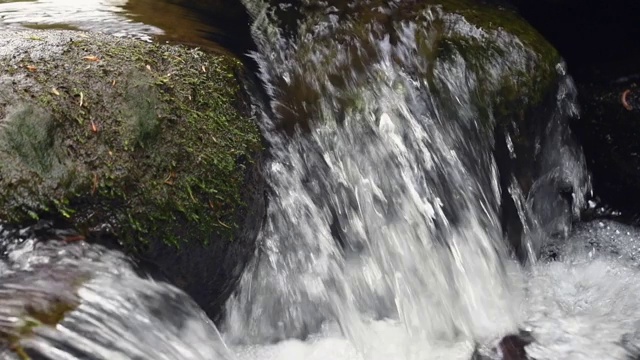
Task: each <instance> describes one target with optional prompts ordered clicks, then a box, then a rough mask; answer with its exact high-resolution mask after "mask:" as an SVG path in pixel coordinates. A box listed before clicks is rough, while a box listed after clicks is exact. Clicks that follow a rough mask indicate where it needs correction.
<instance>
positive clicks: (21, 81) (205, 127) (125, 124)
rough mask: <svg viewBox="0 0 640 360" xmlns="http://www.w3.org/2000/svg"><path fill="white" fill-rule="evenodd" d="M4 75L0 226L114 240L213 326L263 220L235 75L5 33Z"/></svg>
mask: <svg viewBox="0 0 640 360" xmlns="http://www.w3.org/2000/svg"><path fill="white" fill-rule="evenodd" d="M0 69H1V73H0V220H1V221H2V222H5V223H9V224H20V225H24V224H27V223H30V222H37V221H44V220H47V221H53V222H54V223H55V224H58V225H61V226H64V227H72V228H75V229H77V231H78V232H79V233H80V235H81V236H82V237H84V238H87V239H96V238H116V239H117V241H118V243H119V245H120V246H121V247H123V248H124V249H125V251H127V252H128V253H129V254H133V255H135V256H136V257H137V258H138V259H144V260H146V261H148V262H150V263H152V264H154V265H155V266H156V267H157V270H158V271H159V272H160V273H162V274H164V275H165V276H166V277H167V278H168V279H169V280H171V281H172V282H174V283H176V284H177V285H179V286H180V287H182V288H183V289H185V290H186V291H187V292H188V293H190V294H191V295H192V296H193V297H194V299H195V300H196V301H197V302H199V304H200V305H201V306H202V307H203V308H204V309H205V310H206V311H208V312H209V314H210V315H214V314H215V313H216V307H217V305H218V304H219V303H220V302H221V301H223V299H224V298H225V296H226V294H228V291H229V288H230V286H231V285H230V284H231V283H233V281H234V278H235V277H236V276H237V275H239V273H240V272H241V270H242V268H243V265H244V263H245V262H246V261H247V259H248V257H249V256H250V255H251V254H252V253H253V250H254V246H255V244H254V240H255V237H256V235H257V231H258V229H259V227H260V223H261V220H262V217H263V213H264V209H265V202H264V195H263V191H264V182H263V180H262V177H261V175H260V172H259V168H260V161H261V152H262V148H263V147H262V142H261V137H260V133H259V130H258V128H257V126H256V124H255V123H254V120H253V119H252V115H251V107H250V104H249V102H248V95H247V93H246V88H245V85H244V82H243V81H242V79H243V77H244V70H243V66H242V64H241V63H240V62H239V61H238V60H237V59H235V58H233V57H230V56H227V55H219V54H212V53H207V52H204V51H201V50H198V49H191V48H187V47H183V46H165V45H158V44H148V43H143V42H139V41H135V40H126V39H121V38H115V37H108V36H103V35H96V34H86V33H81V32H69V31H2V32H1V33H0ZM58 225H56V226H58Z"/></svg>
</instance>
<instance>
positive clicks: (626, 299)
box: [0, 0, 640, 360]
mask: <svg viewBox="0 0 640 360" xmlns="http://www.w3.org/2000/svg"><path fill="white" fill-rule="evenodd" d="M359 3H360V2H358V1H355V2H354V4H355V5H354V6H353V8H351V10H349V11H354V12H355V13H356V14H358V13H357V11H358V5H357V4H359ZM363 3H364V2H363ZM389 3H390V4H395V3H396V2H393V1H391V2H389ZM246 6H247V8H248V9H249V10H250V12H251V13H252V15H253V16H254V17H255V25H254V36H255V40H256V43H257V45H258V52H257V53H256V54H254V56H255V59H256V61H257V62H258V64H259V65H260V75H261V79H262V81H263V82H264V84H265V85H266V89H267V95H268V96H269V98H270V99H271V103H270V104H267V105H264V106H263V107H262V108H261V110H262V111H261V113H262V118H261V119H259V120H260V122H261V126H262V129H263V133H264V135H265V137H266V139H267V141H268V143H269V145H270V151H271V161H270V162H269V163H268V164H267V167H266V169H265V172H266V176H267V180H268V182H269V185H270V187H271V190H270V194H269V195H270V198H269V207H268V213H267V219H266V222H265V224H264V226H263V230H262V232H261V234H260V236H259V239H258V241H259V243H260V249H259V251H258V253H257V254H256V256H255V258H254V259H253V261H252V262H251V264H250V265H249V266H248V269H247V270H246V272H245V273H244V275H243V277H242V279H241V282H240V284H239V287H238V289H237V292H236V293H235V294H234V296H233V297H232V298H231V299H230V300H229V301H228V303H227V307H226V320H225V322H224V323H223V324H222V325H221V327H220V332H219V331H218V329H217V328H216V327H215V326H214V325H213V323H212V322H211V321H210V320H209V319H208V318H207V317H206V316H205V315H204V313H203V312H202V311H201V310H200V309H198V307H197V305H196V304H195V303H193V302H192V301H191V300H190V299H189V298H188V296H187V295H185V294H184V293H182V292H181V291H179V290H177V289H176V288H174V287H172V286H170V285H167V284H165V283H162V282H156V281H153V280H151V279H149V278H147V277H146V276H144V275H142V274H140V273H138V272H137V271H136V270H135V269H134V267H133V266H132V265H131V264H130V263H129V261H128V260H127V259H126V258H125V257H124V256H123V255H121V254H120V253H118V252H117V251H112V250H107V249H105V248H103V247H101V246H99V245H89V244H85V243H82V242H64V241H50V242H40V241H37V240H35V235H34V233H33V232H34V231H35V230H34V229H33V228H29V229H23V230H21V231H18V230H15V231H9V230H2V229H1V228H0V239H2V240H3V247H4V248H3V250H4V255H3V256H2V258H1V261H0V277H2V282H1V283H0V334H9V335H11V336H18V335H20V334H24V333H25V332H28V333H29V334H30V336H27V337H25V339H24V340H22V341H21V342H20V345H21V348H20V350H19V351H6V352H5V353H0V357H2V358H7V359H14V358H17V356H18V355H16V354H19V353H20V351H24V350H23V348H24V349H26V350H27V351H31V352H32V353H33V352H35V353H38V354H41V355H45V356H46V358H50V359H61V360H63V359H64V360H67V359H85V358H91V359H108V360H112V359H176V360H178V359H203V360H204V359H206V360H211V359H229V360H230V359H243V360H268V359H274V360H294V359H309V360H312V359H334V360H342V359H344V360H347V359H348V360H356V359H362V360H373V359H398V360H405V359H406V360H409V359H416V360H417V359H447V360H454V359H471V358H472V355H473V353H474V351H476V349H479V350H480V351H481V352H485V353H487V355H486V356H489V357H491V356H495V357H496V358H500V354H494V353H492V351H493V350H492V346H493V345H495V344H496V342H497V341H499V340H500V339H501V338H502V337H503V336H505V335H508V334H515V333H518V332H519V331H522V330H524V331H527V332H528V333H530V336H531V337H532V338H533V339H535V340H534V341H533V342H532V343H531V344H530V345H528V346H527V353H528V354H529V355H530V356H531V357H532V358H535V359H538V360H543V359H628V358H631V356H638V354H639V353H640V332H638V331H639V330H640V323H639V322H638V321H640V297H639V296H638V295H640V274H638V271H639V270H638V264H640V257H639V255H640V232H639V231H638V230H637V229H634V228H630V227H626V226H623V225H620V224H616V223H613V222H609V221H594V222H590V223H579V224H578V226H577V227H576V228H575V229H571V223H572V222H573V221H576V220H578V218H577V216H578V214H579V213H580V210H581V209H583V208H584V207H585V206H586V204H585V195H586V194H587V193H588V192H589V190H590V184H589V181H588V174H587V172H586V169H585V164H584V159H583V157H582V153H581V150H580V149H579V148H578V147H577V146H576V145H575V144H573V142H572V141H570V137H569V135H568V134H569V130H568V128H567V122H568V118H569V117H571V116H575V115H576V114H577V111H578V110H577V109H578V106H577V104H576V101H575V97H576V93H575V89H574V87H573V83H572V80H571V78H570V76H568V75H567V74H566V73H565V71H566V70H565V67H564V65H563V64H562V63H558V64H557V66H556V67H555V69H554V71H555V72H557V79H558V80H557V83H556V84H555V86H554V89H555V93H554V94H553V95H555V96H553V97H551V104H552V106H551V107H550V110H549V111H548V112H547V113H545V114H544V116H545V119H544V128H543V129H542V130H543V131H541V132H539V133H537V134H536V138H535V139H534V140H535V142H536V146H535V147H533V148H534V151H535V153H534V154H525V153H518V151H517V149H516V148H515V147H514V145H513V142H514V141H516V139H515V138H512V137H515V136H517V134H518V131H519V126H520V124H518V123H515V122H513V123H512V124H510V126H511V127H510V129H511V130H512V132H507V133H502V132H495V131H494V130H493V129H494V128H495V127H496V126H497V125H498V123H499V122H500V121H503V120H502V119H497V118H495V117H494V116H493V112H492V111H491V110H489V111H487V109H492V107H494V106H497V105H496V103H495V102H493V99H492V98H491V96H495V95H496V94H497V93H498V92H499V89H500V88H501V87H502V86H504V79H505V78H508V77H510V76H511V75H512V74H514V73H517V72H525V73H526V72H528V71H530V70H531V68H532V67H533V68H535V64H537V60H538V57H539V54H536V53H534V52H532V51H531V49H530V48H528V47H526V46H524V45H523V44H522V42H520V41H519V40H518V39H517V38H516V37H515V36H513V35H511V34H509V33H507V32H504V31H501V30H499V29H498V30H496V29H494V30H490V29H489V30H487V29H482V28H480V27H477V26H475V25H474V24H472V23H469V22H468V21H467V20H466V19H465V18H464V17H462V16H460V15H457V14H455V13H450V12H446V11H444V10H442V9H441V8H440V7H437V6H424V8H423V9H422V10H420V13H419V14H416V16H414V17H412V18H406V19H401V20H398V21H395V22H391V24H388V23H385V24H383V23H378V22H376V20H375V16H374V15H375V14H372V13H371V12H364V14H365V15H363V16H369V17H371V19H373V20H371V22H370V23H369V25H367V26H365V27H359V25H358V24H360V23H359V22H358V20H357V19H358V18H357V17H353V18H350V17H348V16H347V17H342V15H341V14H340V13H339V11H338V9H336V8H332V7H329V8H327V9H326V14H324V15H323V17H322V19H323V20H320V21H318V22H315V23H314V22H309V23H305V22H304V21H302V22H300V23H299V26H298V27H297V28H296V29H295V30H293V31H292V33H286V32H285V31H281V30H282V28H281V27H278V26H276V25H275V23H274V20H273V18H272V16H270V14H271V12H270V11H266V10H267V9H268V8H267V5H265V4H262V3H260V2H259V1H254V0H246ZM354 9H355V10H354ZM343 10H344V9H343ZM374 11H379V12H380V13H385V14H387V12H393V7H392V6H391V7H389V8H380V9H374ZM363 21H364V20H363ZM433 29H439V30H438V31H440V33H437V34H436V33H433V32H431V31H432V30H433ZM443 34H444V35H443ZM439 36H449V37H451V38H464V39H469V41H470V42H472V43H473V42H474V41H476V42H481V43H484V42H490V43H491V44H493V46H494V48H493V51H492V52H490V53H488V54H486V56H484V57H483V58H482V60H481V63H480V64H471V63H470V62H469V61H468V59H467V58H465V56H464V54H463V53H462V52H461V50H460V48H456V47H455V46H453V47H452V48H451V49H450V53H449V54H448V55H447V56H444V57H438V58H425V57H423V56H420V55H424V54H427V53H429V47H430V46H435V45H434V44H435V41H436V40H437V39H438V37H439ZM340 49H342V50H344V51H339V50H340ZM478 65H479V66H478ZM498 137H502V138H500V139H498ZM499 140H501V141H504V142H505V144H506V148H507V150H508V154H507V155H508V156H509V157H510V158H518V157H522V158H524V157H527V156H534V157H536V158H537V159H538V160H537V163H538V164H541V165H540V166H539V167H538V169H537V172H536V173H534V174H533V175H532V182H533V183H532V184H531V186H530V188H529V189H522V187H521V186H520V183H519V182H518V181H516V179H515V176H514V179H513V180H512V181H510V183H509V186H508V188H506V189H503V188H502V185H501V178H500V173H499V169H498V164H497V160H496V156H495V152H494V147H495V146H494V145H495V144H496V143H497V142H498V141H499ZM566 189H570V191H571V194H570V195H571V196H570V198H571V199H569V200H568V199H567V198H566V196H565V197H563V196H564V195H562V196H561V194H560V193H561V192H563V191H564V192H565V193H566ZM505 192H506V193H507V194H508V197H510V199H511V201H513V203H514V204H515V208H516V210H517V212H518V215H519V216H520V220H521V222H522V223H523V224H524V226H523V228H524V230H523V233H522V234H521V236H520V237H518V239H519V241H518V244H516V245H518V246H521V248H522V250H523V254H524V255H523V256H521V259H520V260H522V262H519V261H518V260H516V257H515V256H514V254H512V252H511V251H510V250H509V246H508V242H507V240H505V239H504V235H503V227H502V225H501V217H500V211H501V204H502V202H503V201H504V197H503V196H502V194H503V193H505ZM565 195H566V194H565ZM567 234H571V235H570V236H569V237H568V238H567V239H565V238H564V236H565V235H567ZM538 254H541V255H540V256H538ZM521 263H524V265H522V264H521ZM43 314H46V316H44V315H43ZM62 316H64V319H63V320H62V321H61V322H60V323H59V324H58V325H57V326H55V327H50V326H36V327H34V326H33V324H45V325H46V324H48V323H49V322H51V323H54V324H55V323H56V322H57V321H54V320H56V319H51V317H54V318H57V317H62ZM25 319H26V320H25ZM58 320H59V319H58ZM14 345H15V344H14ZM14 350H15V349H14Z"/></svg>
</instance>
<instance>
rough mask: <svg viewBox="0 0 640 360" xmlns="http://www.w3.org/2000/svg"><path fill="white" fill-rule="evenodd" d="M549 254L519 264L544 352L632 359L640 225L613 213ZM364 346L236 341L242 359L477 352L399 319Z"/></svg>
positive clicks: (339, 340) (531, 349) (546, 357)
mask: <svg viewBox="0 0 640 360" xmlns="http://www.w3.org/2000/svg"><path fill="white" fill-rule="evenodd" d="M551 246H553V248H552V249H547V250H548V252H549V253H550V252H553V255H554V257H555V258H556V259H555V260H550V259H548V258H545V259H543V261H541V262H539V263H537V264H536V265H535V266H533V267H532V268H531V269H529V270H527V271H522V272H517V271H516V272H514V273H512V274H511V276H513V277H514V278H513V281H514V282H516V281H518V282H520V283H521V284H522V287H523V289H522V290H523V291H522V294H523V297H522V298H521V299H520V303H519V309H520V310H519V313H518V317H519V319H518V323H519V326H521V327H522V328H526V329H527V330H529V331H531V332H532V335H533V337H534V338H535V341H534V342H533V343H532V344H530V345H528V346H527V347H526V350H527V353H528V355H529V356H531V357H532V358H534V359H538V360H561V359H562V360H574V359H575V360H579V359H584V360H586V359H590V360H596V359H632V358H635V357H634V356H636V357H637V356H638V355H639V354H640V297H639V295H640V268H638V264H640V229H638V228H633V227H630V226H626V225H621V224H618V223H615V222H611V221H594V222H591V223H586V224H580V225H578V227H577V229H576V230H575V232H574V233H573V234H572V236H571V237H570V238H569V239H567V240H566V241H565V240H563V241H561V242H558V243H554V244H551ZM366 337H367V338H368V339H369V340H370V341H369V343H368V344H367V347H366V350H365V351H364V352H362V351H360V352H359V351H358V350H356V348H355V347H354V345H353V344H352V343H351V342H350V341H349V340H347V339H345V338H344V337H343V336H341V335H340V333H339V331H337V330H335V329H334V331H331V330H325V331H324V332H323V333H322V334H320V335H317V336H314V337H313V338H312V339H309V340H306V341H300V340H287V341H283V342H280V343H277V344H273V345H257V346H248V347H243V348H236V349H235V351H236V352H237V354H238V357H239V359H242V360H294V359H332V360H373V359H376V360H377V359H443V360H444V359H451V360H455V359H471V356H472V353H473V350H474V345H475V344H474V343H473V342H471V341H459V342H453V341H451V342H444V341H443V342H440V343H432V344H425V343H424V342H419V341H415V339H411V338H409V337H408V336H407V334H406V329H404V328H403V326H401V325H400V324H398V323H397V322H394V321H376V322H372V323H371V324H369V326H368V327H367V329H366Z"/></svg>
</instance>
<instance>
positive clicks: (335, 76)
mask: <svg viewBox="0 0 640 360" xmlns="http://www.w3.org/2000/svg"><path fill="white" fill-rule="evenodd" d="M330 4H331V5H332V7H331V8H330V10H328V11H325V9H324V7H322V6H316V5H314V4H307V5H300V6H294V7H287V8H284V9H280V8H278V7H275V8H274V9H273V12H272V13H273V15H268V16H271V17H275V19H270V20H269V21H271V22H273V23H275V24H277V26H279V27H280V29H279V32H280V34H281V35H283V36H285V37H288V38H289V41H290V43H292V44H295V45H294V46H293V47H292V49H293V50H291V51H290V52H291V59H287V60H290V61H291V63H293V64H302V65H301V67H300V69H285V70H283V72H285V71H287V75H288V77H287V78H286V79H285V78H284V77H283V76H278V74H274V76H273V78H274V79H275V81H276V82H278V83H277V84H276V85H277V86H276V87H277V88H278V89H279V91H280V92H282V93H283V96H281V98H282V100H281V101H280V102H279V104H277V105H276V106H277V108H276V112H278V113H280V116H281V118H282V126H283V128H285V129H287V130H291V129H292V128H293V127H295V126H299V127H301V128H303V129H304V128H307V127H308V126H309V124H307V123H304V121H305V119H308V118H310V116H309V115H310V114H313V113H314V112H317V111H318V109H317V108H315V107H314V106H313V105H314V104H316V103H317V102H318V100H319V99H321V98H322V94H333V95H332V96H334V97H336V98H337V104H339V105H342V106H344V108H345V111H348V110H349V109H350V108H353V107H357V104H358V99H357V95H355V97H356V98H354V94H351V93H344V94H342V93H340V92H339V90H340V89H342V88H344V86H345V84H346V82H347V81H348V82H350V83H351V85H353V83H354V82H355V83H357V84H359V85H361V86H366V82H367V81H368V79H367V77H366V76H359V75H361V74H362V73H364V72H365V70H366V69H369V68H370V67H371V65H373V64H377V63H380V61H381V60H383V57H384V56H390V57H391V59H390V60H391V61H392V62H394V63H396V64H398V65H399V66H401V67H403V68H404V69H405V70H406V71H407V75H409V76H411V77H412V78H413V79H415V80H416V81H420V80H422V79H425V80H426V81H427V83H428V84H429V85H430V89H431V90H432V93H433V94H434V95H435V96H437V97H440V98H442V99H445V100H444V101H446V99H450V98H453V97H451V96H449V95H450V94H439V93H438V90H439V89H442V88H445V87H446V86H442V84H439V83H438V81H442V76H441V75H439V74H437V73H436V72H437V69H438V67H442V66H447V64H451V63H453V62H454V61H457V60H458V59H463V60H464V61H465V63H466V67H467V69H466V70H467V72H468V73H467V74H465V75H464V76H470V75H473V76H475V79H474V80H475V81H477V82H478V83H479V84H480V85H479V86H478V93H477V96H476V98H477V99H476V100H477V101H476V102H477V103H476V104H475V105H476V106H479V107H483V108H485V109H486V114H487V116H486V118H487V119H482V120H485V123H486V125H487V129H490V128H492V126H493V125H494V124H493V123H489V122H492V121H493V119H489V118H490V117H492V118H495V119H496V120H497V122H498V123H500V124H508V123H510V122H511V121H513V120H514V119H516V120H520V119H521V118H523V115H522V114H523V113H524V112H526V111H527V110H530V109H533V108H535V107H537V106H539V105H540V104H541V103H543V102H544V101H545V100H546V99H547V98H548V96H549V95H550V94H553V93H554V92H555V91H556V90H557V80H558V78H559V74H558V71H557V66H558V64H559V63H560V62H561V58H560V56H559V54H558V52H557V51H556V50H555V48H554V47H553V46H552V45H551V44H549V42H547V41H546V40H545V39H544V38H543V37H542V36H541V35H540V34H539V33H538V32H537V31H536V30H535V29H534V28H533V27H532V26H530V25H529V24H528V23H527V22H526V21H525V20H523V19H522V18H521V17H520V16H519V15H518V13H517V12H515V11H514V9H512V8H505V7H501V6H497V5H495V4H488V3H486V2H485V1H470V0H425V1H406V2H401V3H398V4H393V5H389V4H387V3H386V2H385V1H378V0H375V1H369V2H366V3H358V4H351V2H349V1H343V0H335V1H330ZM254 11H257V10H254ZM267 13H269V14H271V12H269V11H267ZM330 17H333V18H334V20H331V21H329V20H328V19H329V18H330ZM332 21H335V24H332ZM265 38H268V36H267V37H265ZM311 39H313V40H311ZM267 41H268V40H267ZM384 41H386V42H388V46H389V49H390V50H389V53H390V54H384V52H380V51H379V46H378V45H377V43H379V42H384ZM403 44H404V47H405V48H406V53H402V51H400V50H397V48H396V46H398V47H402V46H403ZM267 46H269V45H267ZM276 61H281V60H276ZM352 73H355V75H351V74H352ZM346 74H349V75H346ZM460 76H463V75H461V74H460ZM310 77H314V79H317V80H315V81H311V80H310ZM310 84H313V86H310ZM452 106H455V104H452ZM489 113H491V116H489ZM301 119H302V122H301Z"/></svg>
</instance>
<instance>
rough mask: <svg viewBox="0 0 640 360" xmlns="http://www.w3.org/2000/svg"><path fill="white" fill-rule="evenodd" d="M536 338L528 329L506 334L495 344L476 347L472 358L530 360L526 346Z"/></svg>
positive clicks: (473, 359)
mask: <svg viewBox="0 0 640 360" xmlns="http://www.w3.org/2000/svg"><path fill="white" fill-rule="evenodd" d="M534 341H535V339H534V338H533V336H532V335H531V333H530V332H528V331H520V332H519V333H518V334H510V335H506V336H504V337H503V338H502V339H500V341H498V343H497V344H495V345H494V346H482V347H478V348H476V350H475V351H474V352H473V355H472V356H471V360H530V359H531V357H529V356H528V355H527V350H526V346H527V345H529V344H531V343H532V342H534Z"/></svg>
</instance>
